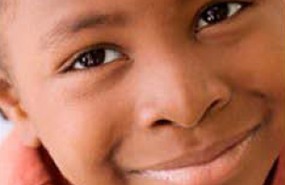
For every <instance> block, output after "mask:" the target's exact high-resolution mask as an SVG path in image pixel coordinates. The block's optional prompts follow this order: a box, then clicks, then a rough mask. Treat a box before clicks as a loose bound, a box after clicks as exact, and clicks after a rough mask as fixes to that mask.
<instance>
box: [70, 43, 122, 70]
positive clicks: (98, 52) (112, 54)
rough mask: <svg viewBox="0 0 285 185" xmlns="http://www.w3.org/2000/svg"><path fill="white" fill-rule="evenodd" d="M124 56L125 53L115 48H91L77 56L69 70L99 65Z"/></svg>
mask: <svg viewBox="0 0 285 185" xmlns="http://www.w3.org/2000/svg"><path fill="white" fill-rule="evenodd" d="M122 58H124V55H123V54H122V53H121V52H119V51H117V50H115V49H106V48H99V49H90V50H88V51H86V52H84V53H82V54H80V55H79V56H78V57H76V58H75V60H74V61H73V63H72V65H71V66H70V67H69V70H83V69H88V68H91V67H98V66H100V65H103V64H107V63H111V62H114V61H116V60H118V59H122Z"/></svg>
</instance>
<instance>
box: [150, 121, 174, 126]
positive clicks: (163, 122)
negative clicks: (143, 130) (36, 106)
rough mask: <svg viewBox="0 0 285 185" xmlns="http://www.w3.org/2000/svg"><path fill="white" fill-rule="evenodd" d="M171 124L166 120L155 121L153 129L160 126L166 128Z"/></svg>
mask: <svg viewBox="0 0 285 185" xmlns="http://www.w3.org/2000/svg"><path fill="white" fill-rule="evenodd" d="M172 124H173V122H172V121H170V120H167V119H160V120H157V121H156V122H155V123H154V124H153V127H161V126H168V125H172Z"/></svg>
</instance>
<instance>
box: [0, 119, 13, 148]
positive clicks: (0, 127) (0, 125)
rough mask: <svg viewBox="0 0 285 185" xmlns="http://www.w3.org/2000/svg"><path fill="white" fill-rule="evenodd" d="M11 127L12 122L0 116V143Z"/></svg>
mask: <svg viewBox="0 0 285 185" xmlns="http://www.w3.org/2000/svg"><path fill="white" fill-rule="evenodd" d="M11 128H12V124H11V123H9V122H7V121H5V120H4V119H3V118H2V116H0V143H1V142H2V141H3V139H4V138H5V137H6V136H7V134H8V133H9V131H10V130H11Z"/></svg>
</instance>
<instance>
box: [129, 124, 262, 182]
mask: <svg viewBox="0 0 285 185" xmlns="http://www.w3.org/2000/svg"><path fill="white" fill-rule="evenodd" d="M263 125H264V123H261V124H258V125H256V126H255V127H254V128H252V129H250V130H248V131H246V132H243V133H242V134H239V135H237V136H235V137H233V138H231V139H229V140H227V141H225V142H222V143H218V144H217V145H216V144H214V145H213V146H211V147H209V148H207V149H206V150H202V151H201V152H198V154H197V155H195V157H194V158H193V157H192V156H190V155H187V154H186V155H183V156H181V157H179V158H176V159H175V160H172V161H170V162H165V163H161V164H158V165H154V166H151V167H148V168H143V169H139V170H132V171H129V174H130V175H131V176H136V177H142V178H148V179H152V180H156V181H168V182H171V183H175V184H179V185H180V184H183V185H184V184H185V185H190V184H199V185H204V184H205V185H206V184H216V183H215V182H217V184H220V183H221V180H222V179H223V178H225V177H226V176H229V175H230V174H231V173H232V171H233V169H235V168H236V167H237V166H238V164H239V162H240V160H241V158H242V157H243V156H244V154H245V153H246V150H247V148H248V145H249V144H250V143H251V141H252V139H253V138H254V136H255V135H256V133H257V132H258V131H259V130H260V128H261V127H262V126H263ZM199 156H200V157H199Z"/></svg>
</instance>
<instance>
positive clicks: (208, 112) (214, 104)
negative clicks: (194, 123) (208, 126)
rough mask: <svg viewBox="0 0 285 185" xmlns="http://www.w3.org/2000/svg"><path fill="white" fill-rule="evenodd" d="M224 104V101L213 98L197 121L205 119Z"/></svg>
mask: <svg viewBox="0 0 285 185" xmlns="http://www.w3.org/2000/svg"><path fill="white" fill-rule="evenodd" d="M225 105H226V103H224V102H223V101H222V100H219V99H218V100H215V101H213V102H212V103H211V104H210V105H209V106H208V107H207V109H206V110H205V112H204V114H203V115H202V117H201V119H200V121H199V122H202V121H203V120H204V119H206V118H207V117H209V116H210V115H211V114H213V113H214V112H216V111H218V110H221V109H222V108H223V107H224V106H225Z"/></svg>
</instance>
